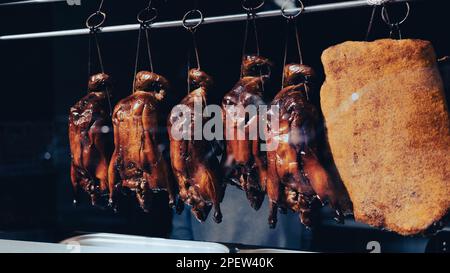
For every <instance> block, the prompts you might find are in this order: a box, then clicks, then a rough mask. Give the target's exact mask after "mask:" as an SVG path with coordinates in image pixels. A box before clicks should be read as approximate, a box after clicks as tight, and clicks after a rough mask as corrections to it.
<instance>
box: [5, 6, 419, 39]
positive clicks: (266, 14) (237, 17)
mask: <svg viewBox="0 0 450 273" xmlns="http://www.w3.org/2000/svg"><path fill="white" fill-rule="evenodd" d="M407 1H408V2H411V1H413V0H393V1H391V2H392V3H400V2H407ZM414 1H418V0H414ZM361 7H369V4H368V3H367V1H366V0H358V1H347V2H340V3H331V4H321V5H314V6H307V7H305V10H304V12H303V13H315V12H323V11H332V10H342V9H351V8H361ZM296 11H299V9H289V10H286V12H287V13H291V12H292V13H295V12H296ZM256 16H257V18H270V17H277V16H281V10H271V11H263V12H259V13H257V14H256ZM246 19H247V14H245V13H242V14H234V15H225V16H216V17H207V18H205V21H204V24H214V23H226V22H237V21H245V20H246ZM198 22H199V19H191V20H187V23H188V24H195V23H198ZM182 26H183V21H182V20H177V21H167V22H157V23H154V24H152V28H155V29H156V28H171V27H182ZM139 27H140V26H139V24H128V25H118V26H108V27H103V28H102V29H101V30H100V32H102V33H109V32H121V31H133V30H138V29H139ZM87 34H89V30H88V29H87V28H84V29H73V30H60V31H50V32H38V33H28V34H16V35H5V36H0V40H19V39H32V38H49V37H62V36H73V35H87Z"/></svg>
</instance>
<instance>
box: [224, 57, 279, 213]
mask: <svg viewBox="0 0 450 273" xmlns="http://www.w3.org/2000/svg"><path fill="white" fill-rule="evenodd" d="M270 66H271V64H270V62H269V60H267V59H266V58H263V57H260V56H255V55H250V56H246V57H245V58H244V60H243V63H242V78H241V79H240V80H239V82H238V83H237V84H236V85H235V86H234V88H233V90H231V91H230V92H229V93H227V94H226V95H225V97H224V98H223V101H222V108H223V124H224V132H225V140H226V153H225V160H224V161H223V168H224V170H225V179H226V180H227V181H228V182H229V183H231V184H233V185H236V186H238V187H239V188H240V189H242V190H244V191H245V193H246V195H247V199H248V200H249V202H250V205H251V206H252V207H253V208H254V209H255V210H258V209H259V208H260V207H261V204H262V202H263V201H264V195H265V185H266V179H267V157H266V153H265V152H264V151H262V150H261V147H260V144H261V143H262V139H261V136H260V134H259V130H258V125H259V115H258V113H259V108H258V107H259V106H260V105H265V103H264V101H263V98H262V96H263V89H264V83H265V81H266V80H268V78H269V76H270ZM248 106H254V107H255V108H254V109H255V110H256V111H255V112H253V113H250V112H247V113H246V112H245V111H244V109H245V108H246V107H248ZM250 130H252V132H253V133H254V134H253V137H252V136H251V133H250Z"/></svg>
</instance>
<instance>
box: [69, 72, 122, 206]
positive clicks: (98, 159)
mask: <svg viewBox="0 0 450 273" xmlns="http://www.w3.org/2000/svg"><path fill="white" fill-rule="evenodd" d="M107 88H110V78H109V76H108V75H106V74H97V75H93V76H92V77H91V78H90V79H89V85H88V90H89V93H88V94H87V95H86V96H85V97H83V98H82V99H81V100H80V101H79V102H77V103H76V104H75V105H74V106H73V107H72V108H71V109H70V114H69V141H70V151H71V157H72V164H71V171H70V177H71V180H72V186H73V189H74V193H75V199H74V203H75V204H77V203H78V199H79V197H80V193H81V191H85V192H87V193H88V194H89V195H90V198H91V202H92V204H93V205H99V206H103V205H106V203H107V200H108V165H109V161H110V159H111V154H112V152H113V150H114V146H113V140H112V138H113V137H112V126H111V117H110V115H109V111H108V97H107V96H108V94H109V93H108V92H107Z"/></svg>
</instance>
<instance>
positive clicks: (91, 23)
mask: <svg viewBox="0 0 450 273" xmlns="http://www.w3.org/2000/svg"><path fill="white" fill-rule="evenodd" d="M98 19H100V20H99V21H98V23H95V21H94V20H98ZM105 21H106V13H104V12H103V11H96V12H94V13H92V14H91V15H90V16H89V17H88V18H87V19H86V27H87V28H89V29H90V30H91V31H96V30H98V29H99V28H100V27H101V26H102V25H103V24H104V23H105Z"/></svg>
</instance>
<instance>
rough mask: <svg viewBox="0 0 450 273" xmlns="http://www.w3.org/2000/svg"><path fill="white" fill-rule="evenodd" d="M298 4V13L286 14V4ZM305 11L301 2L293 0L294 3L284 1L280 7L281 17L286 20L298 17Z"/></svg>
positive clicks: (288, 0) (287, 0)
mask: <svg viewBox="0 0 450 273" xmlns="http://www.w3.org/2000/svg"><path fill="white" fill-rule="evenodd" d="M296 2H298V4H299V5H300V7H299V11H297V12H296V13H294V14H291V15H288V14H287V13H286V6H287V4H288V3H294V4H295V3H296ZM304 10H305V5H304V4H303V2H302V1H301V0H294V1H290V0H286V1H285V2H284V4H283V6H282V7H281V15H283V17H284V18H286V19H294V18H295V17H298V16H299V15H300V14H302V13H303V11H304Z"/></svg>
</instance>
